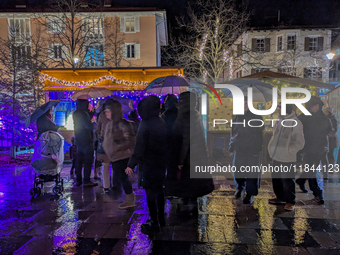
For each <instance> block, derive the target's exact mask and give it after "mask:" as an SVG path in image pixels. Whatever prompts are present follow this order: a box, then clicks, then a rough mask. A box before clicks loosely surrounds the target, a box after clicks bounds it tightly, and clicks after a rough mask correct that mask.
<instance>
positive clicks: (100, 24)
mask: <svg viewBox="0 0 340 255" xmlns="http://www.w3.org/2000/svg"><path fill="white" fill-rule="evenodd" d="M85 33H87V35H86V37H87V39H103V38H104V20H103V19H87V20H86V23H85Z"/></svg>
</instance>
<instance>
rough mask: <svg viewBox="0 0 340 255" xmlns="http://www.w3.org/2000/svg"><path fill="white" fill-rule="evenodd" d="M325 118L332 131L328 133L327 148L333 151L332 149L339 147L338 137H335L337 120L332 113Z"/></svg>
mask: <svg viewBox="0 0 340 255" xmlns="http://www.w3.org/2000/svg"><path fill="white" fill-rule="evenodd" d="M327 118H328V119H329V120H330V122H331V123H332V131H331V132H330V133H328V139H329V148H330V149H332V148H333V149H334V148H337V147H339V138H338V135H337V132H338V120H337V118H336V117H335V115H334V114H333V113H329V115H327Z"/></svg>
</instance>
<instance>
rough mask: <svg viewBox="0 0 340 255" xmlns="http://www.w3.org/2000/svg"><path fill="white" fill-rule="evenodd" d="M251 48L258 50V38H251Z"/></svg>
mask: <svg viewBox="0 0 340 255" xmlns="http://www.w3.org/2000/svg"><path fill="white" fill-rule="evenodd" d="M251 50H252V51H256V38H253V39H252V40H251Z"/></svg>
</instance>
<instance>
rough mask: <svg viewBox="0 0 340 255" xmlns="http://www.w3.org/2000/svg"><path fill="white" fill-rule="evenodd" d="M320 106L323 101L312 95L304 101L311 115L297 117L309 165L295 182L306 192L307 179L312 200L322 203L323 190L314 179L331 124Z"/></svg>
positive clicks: (325, 149) (303, 152)
mask: <svg viewBox="0 0 340 255" xmlns="http://www.w3.org/2000/svg"><path fill="white" fill-rule="evenodd" d="M322 107H323V102H322V101H321V100H320V99H319V98H318V97H315V96H312V97H311V99H310V100H309V101H308V102H307V103H306V108H307V110H308V111H309V112H310V113H311V114H312V115H304V114H301V115H299V117H298V118H299V120H300V121H301V123H302V125H303V133H304V136H305V146H304V148H303V149H302V155H303V161H304V163H305V164H307V165H308V166H309V167H308V168H309V170H308V169H305V171H304V172H303V173H302V174H301V176H300V178H299V179H297V180H296V183H297V184H298V185H299V186H300V189H301V190H302V191H303V192H305V193H306V192H307V190H306V188H305V182H306V180H307V179H308V183H309V188H310V189H311V190H312V191H313V195H314V200H315V201H316V202H317V203H318V204H324V200H323V191H322V190H321V189H320V187H319V186H318V183H317V180H316V169H318V167H319V164H320V162H321V160H322V159H323V158H324V157H326V154H327V153H328V151H329V147H328V146H329V145H328V137H327V136H328V134H329V133H330V132H331V131H332V124H331V122H330V120H329V119H328V118H327V117H326V116H325V114H324V113H323V112H322ZM311 169H314V171H313V170H311ZM322 169H323V168H322Z"/></svg>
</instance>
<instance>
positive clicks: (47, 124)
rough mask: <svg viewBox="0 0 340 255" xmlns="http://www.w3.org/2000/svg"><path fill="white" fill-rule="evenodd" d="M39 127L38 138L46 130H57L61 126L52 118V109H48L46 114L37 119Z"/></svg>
mask: <svg viewBox="0 0 340 255" xmlns="http://www.w3.org/2000/svg"><path fill="white" fill-rule="evenodd" d="M37 129H38V137H37V139H39V137H40V135H41V134H42V133H44V132H46V131H57V130H58V129H59V126H58V125H56V124H55V123H54V122H53V121H52V120H51V110H49V111H47V112H46V113H45V114H44V115H42V116H40V117H39V118H38V119H37Z"/></svg>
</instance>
